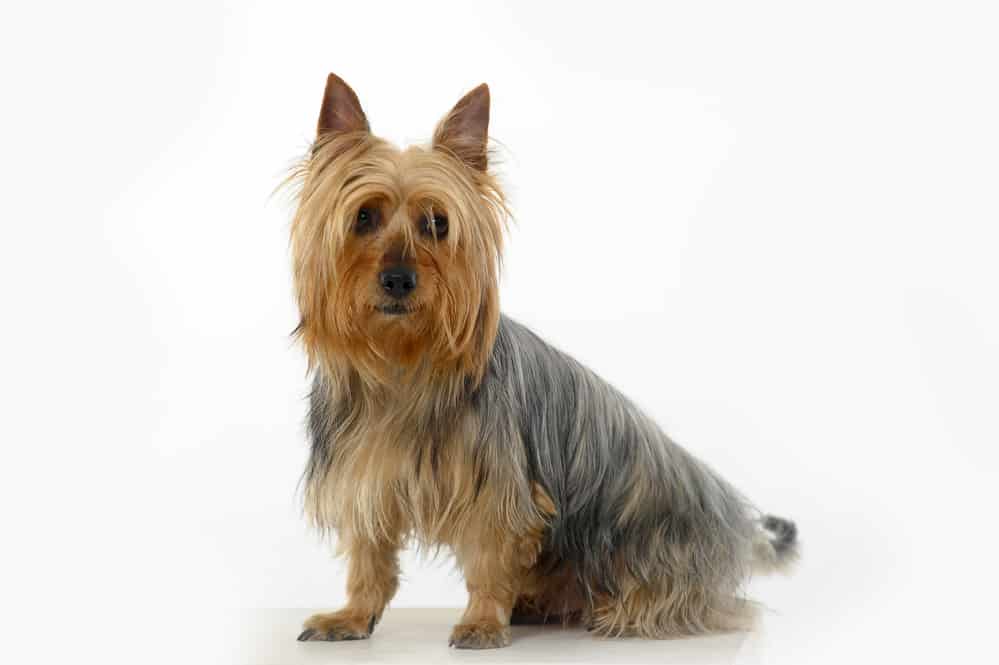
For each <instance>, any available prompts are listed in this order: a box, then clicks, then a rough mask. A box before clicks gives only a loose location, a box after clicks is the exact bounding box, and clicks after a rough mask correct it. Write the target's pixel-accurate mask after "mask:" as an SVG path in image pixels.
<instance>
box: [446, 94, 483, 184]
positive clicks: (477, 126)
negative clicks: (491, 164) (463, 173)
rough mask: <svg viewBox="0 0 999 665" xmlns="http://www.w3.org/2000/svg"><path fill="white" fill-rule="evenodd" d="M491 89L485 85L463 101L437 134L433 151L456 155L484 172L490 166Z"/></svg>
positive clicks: (447, 116) (455, 107)
mask: <svg viewBox="0 0 999 665" xmlns="http://www.w3.org/2000/svg"><path fill="white" fill-rule="evenodd" d="M488 133H489V86H487V85H486V84H485V83H483V84H482V85H480V86H479V87H477V88H475V89H474V90H472V91H471V92H470V93H468V94H467V95H465V96H464V97H462V98H461V101H459V102H458V103H457V104H455V106H454V108H453V109H451V112H450V113H448V114H447V115H446V116H444V119H443V120H441V122H440V124H439V125H437V131H435V132H434V148H440V149H443V150H446V151H448V152H450V153H452V154H454V155H455V156H456V157H457V158H458V159H460V160H461V161H463V162H464V163H465V164H467V165H468V166H470V167H472V168H473V169H477V170H479V171H485V170H486V167H487V166H488V163H487V158H486V144H487V143H488V141H489V136H488Z"/></svg>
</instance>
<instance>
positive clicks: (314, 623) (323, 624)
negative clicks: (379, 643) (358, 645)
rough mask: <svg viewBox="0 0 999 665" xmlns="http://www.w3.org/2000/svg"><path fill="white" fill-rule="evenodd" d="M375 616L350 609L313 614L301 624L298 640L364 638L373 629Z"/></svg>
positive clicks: (332, 640)
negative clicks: (301, 629)
mask: <svg viewBox="0 0 999 665" xmlns="http://www.w3.org/2000/svg"><path fill="white" fill-rule="evenodd" d="M376 621H377V618H376V617H374V616H371V615H369V614H360V613H357V612H352V611H350V610H340V611H339V612H330V613H329V614H314V615H312V616H311V617H309V618H308V620H307V621H306V622H305V624H304V625H303V626H302V628H304V630H303V631H302V633H301V635H299V636H298V641H299V642H340V641H343V640H366V639H368V638H369V637H371V632H372V631H373V630H374V629H375V623H376Z"/></svg>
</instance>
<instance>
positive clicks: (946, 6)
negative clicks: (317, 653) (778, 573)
mask: <svg viewBox="0 0 999 665" xmlns="http://www.w3.org/2000/svg"><path fill="white" fill-rule="evenodd" d="M4 14H5V17H4V20H3V21H0V26H2V27H0V33H2V35H0V36H2V38H0V55H2V58H0V61H2V63H3V64H2V65H0V67H2V68H3V81H4V90H5V92H4V99H5V101H4V104H3V111H2V113H3V122H2V123H0V138H2V145H3V151H2V157H0V164H2V169H3V173H2V176H3V177H2V182H3V183H4V186H3V190H4V193H3V211H2V219H3V221H2V229H3V241H2V242H0V271H2V279H0V289H2V303H3V305H2V306H3V310H4V311H5V316H4V324H3V332H2V339H3V344H2V346H0V363H2V364H0V366H2V368H3V370H2V379H0V381H2V383H0V386H2V390H3V401H2V403H3V405H4V416H3V418H2V425H0V427H2V428H3V433H2V441H3V446H2V449H3V460H2V464H0V474H2V476H0V479H2V482H0V498H2V505H3V517H4V527H5V532H6V534H7V537H6V538H5V539H6V540H7V542H8V545H6V546H5V547H4V553H3V555H2V556H3V557H4V559H5V563H4V565H3V567H2V571H3V572H2V573H0V575H2V576H3V578H4V579H3V585H2V586H3V589H4V596H5V598H6V601H5V609H3V610H0V611H2V612H4V613H7V614H8V615H9V616H8V617H7V619H8V621H7V622H6V626H7V634H8V636H9V637H8V639H9V640H12V641H13V643H14V644H18V643H20V644H21V645H23V651H22V652H21V655H22V661H21V662H23V659H24V656H26V655H27V656H34V657H36V658H40V659H42V660H47V659H49V658H50V657H51V656H52V653H53V650H55V651H57V652H60V653H62V652H64V653H66V654H70V655H72V656H74V657H76V658H77V659H84V657H86V656H88V655H90V654H95V653H97V654H102V659H103V660H104V662H107V661H108V660H109V659H110V660H113V659H114V658H115V657H116V656H121V657H122V658H126V657H127V656H128V653H129V651H128V649H129V648H130V646H131V645H135V644H142V645H146V646H148V647H151V649H150V650H151V651H152V652H154V653H153V655H157V654H158V655H164V654H167V653H170V652H171V650H172V649H177V648H178V647H179V645H183V646H184V647H185V648H186V647H188V646H190V645H192V644H195V645H198V644H200V645H202V646H203V648H204V649H205V650H206V651H204V652H203V653H208V651H207V650H211V649H218V650H220V652H222V653H224V652H225V644H226V641H227V639H229V638H228V637H226V635H225V633H224V632H222V626H223V625H225V624H224V622H225V621H226V620H227V617H230V618H231V615H230V614H227V612H228V611H229V610H228V609H227V608H253V607H305V606H310V607H311V606H330V607H332V606H336V605H337V604H338V603H340V602H341V601H342V599H343V572H344V570H343V567H342V565H341V564H339V563H331V562H330V561H329V555H328V550H327V547H326V546H325V545H324V544H322V543H320V542H319V541H318V539H317V538H316V536H315V535H314V534H311V533H310V532H309V531H308V530H307V529H306V527H305V524H304V521H303V520H302V519H301V516H300V513H299V510H300V509H299V503H298V500H297V497H296V483H297V481H298V478H299V474H300V471H301V469H302V465H303V462H304V460H305V456H306V444H305V439H304V432H303V417H304V412H305V402H304V396H305V393H306V388H307V380H306V376H305V370H306V368H305V364H304V361H303V358H302V355H301V353H300V352H299V350H298V349H296V348H294V347H293V345H292V343H291V340H290V338H289V336H288V333H289V332H290V331H291V329H292V328H293V327H294V325H295V323H296V318H295V317H296V315H295V311H294V306H293V302H292V297H291V285H290V280H289V267H288V264H289V260H288V241H287V231H288V219H289V216H290V211H291V206H290V203H289V202H288V201H287V198H286V197H283V196H282V195H280V194H279V195H277V196H275V197H270V193H271V191H272V190H273V189H274V188H275V187H276V186H277V185H278V183H279V182H280V181H281V179H282V177H283V175H284V173H285V171H286V168H287V167H288V166H289V165H290V164H291V162H292V160H293V159H294V158H295V157H296V156H297V155H299V154H301V152H302V151H303V150H304V148H305V146H306V145H307V144H308V141H309V140H310V138H311V131H312V128H313V126H314V122H315V118H316V114H317V112H318V108H319V103H320V99H321V93H322V87H323V83H324V80H325V76H326V73H327V72H329V71H335V72H337V73H338V74H340V75H341V76H343V77H344V78H345V79H346V80H347V81H348V82H349V83H350V84H351V85H352V86H353V87H354V88H355V90H356V91H357V93H358V94H359V96H360V99H361V101H362V104H363V105H364V107H365V109H366V110H367V112H368V115H369V118H370V120H371V124H372V126H373V128H374V129H375V131H376V132H377V133H380V134H382V135H383V136H386V137H387V138H390V139H392V140H395V141H398V142H401V143H408V142H411V141H422V140H425V139H426V138H427V137H428V136H429V135H430V133H431V131H432V128H433V126H434V123H435V122H436V121H437V119H438V118H439V117H440V116H441V115H442V114H443V113H444V112H445V111H447V110H448V109H449V108H450V107H451V105H452V104H453V103H454V102H455V101H457V99H458V98H459V97H460V96H461V95H462V94H463V93H464V92H465V91H467V90H468V89H469V88H471V87H472V86H474V85H476V84H478V83H480V82H482V81H487V82H488V83H489V84H490V86H491V89H492V93H493V122H492V127H491V130H492V131H491V133H492V134H493V136H495V137H496V138H497V139H498V140H499V141H501V142H502V148H503V157H504V159H503V163H502V164H501V166H500V168H501V172H502V173H503V175H504V179H505V180H506V181H507V182H508V183H509V187H508V191H509V195H510V200H511V202H512V205H513V208H514V210H515V212H516V216H517V223H516V226H515V227H514V229H513V231H512V233H511V235H510V240H509V251H508V252H507V255H506V262H505V269H504V277H503V285H502V302H503V305H504V308H505V310H506V312H508V313H509V314H511V315H513V316H515V317H518V318H520V319H521V320H523V321H525V322H526V323H528V324H530V325H531V326H533V327H534V328H535V329H536V330H537V331H538V332H540V333H541V334H542V335H543V336H544V337H546V338H547V339H548V340H550V341H551V342H553V343H555V344H557V345H558V346H560V347H562V348H563V349H565V350H567V351H569V352H571V353H573V354H575V355H576V356H577V357H578V358H580V359H581V360H583V361H584V362H586V363H588V364H589V365H590V366H591V367H593V368H594V369H596V370H597V371H598V372H600V373H601V374H602V375H603V376H604V377H605V378H607V379H609V380H610V381H611V382H613V383H614V384H615V385H617V386H618V387H620V388H621V389H623V390H624V391H625V392H626V393H628V394H629V395H631V396H633V397H634V398H635V399H636V400H637V401H638V402H639V403H640V404H642V405H643V406H644V407H645V408H647V409H648V410H649V411H650V412H651V413H652V414H653V415H654V416H655V417H656V418H657V420H658V421H659V422H660V423H662V425H663V426H664V427H666V428H667V430H668V431H669V432H671V433H672V434H673V435H674V437H675V438H676V439H677V440H679V441H680V442H682V443H683V444H685V445H686V446H688V447H689V448H690V449H691V450H693V451H695V452H696V453H697V454H698V455H700V456H701V457H702V458H703V459H705V460H706V461H708V462H709V463H711V464H712V465H714V466H715V467H716V468H717V469H719V470H720V471H721V472H722V473H723V474H724V475H725V476H727V477H728V478H729V479H731V480H732V481H733V482H734V483H735V484H736V485H737V486H739V487H740V488H741V489H743V490H744V491H745V492H746V493H747V494H748V495H749V496H750V497H751V498H752V499H754V500H755V501H756V502H757V503H758V504H759V505H760V506H761V507H763V508H764V509H766V510H769V511H773V512H776V513H778V514H782V515H788V516H790V517H792V518H795V519H796V520H797V521H798V523H799V525H800V529H801V536H802V539H803V542H804V551H805V556H804V559H803V561H802V564H801V566H800V568H799V570H798V573H797V575H796V576H795V577H793V578H791V579H776V580H766V581H760V582H758V583H756V582H754V584H753V585H752V588H751V590H752V592H753V595H754V596H755V597H757V598H759V599H760V600H761V601H763V602H764V603H766V605H767V606H768V607H770V608H772V609H773V610H774V611H775V612H776V614H775V615H773V621H774V622H777V623H775V624H774V625H778V624H779V625H783V626H784V627H785V628H784V630H783V632H781V633H779V635H776V634H775V635H776V636H775V637H774V639H773V640H772V644H770V646H769V649H770V651H769V653H770V656H769V657H768V658H769V660H771V661H775V662H777V661H779V662H795V663H804V662H844V661H848V660H850V661H853V662H857V660H856V659H857V658H862V659H863V660H862V662H863V661H866V660H867V659H870V660H872V661H873V660H876V659H877V660H880V661H881V662H886V661H888V660H894V659H896V658H898V659H901V660H921V659H924V658H926V659H930V658H938V659H939V658H945V657H946V658H950V657H955V658H957V657H964V658H965V659H966V660H967V659H980V656H982V654H984V653H986V652H985V651H984V650H983V648H984V645H985V644H986V643H987V640H988V636H989V632H990V631H991V630H992V629H993V624H994V610H993V609H992V602H993V599H994V598H995V592H996V584H995V579H996V575H995V568H994V563H993V561H994V558H995V544H996V536H995V531H994V527H993V524H994V513H993V508H994V506H995V505H996V496H995V494H996V493H995V490H994V485H995V483H996V482H997V480H999V475H997V470H996V462H997V453H996V447H997V443H999V424H997V420H996V404H997V396H999V395H997V386H996V377H997V375H999V347H997V339H999V306H997V299H996V285H997V284H999V267H997V263H996V251H997V245H999V243H997V241H999V231H997V222H999V201H997V195H996V191H997V190H996V184H997V181H999V161H997V154H999V131H997V123H996V118H997V117H999V95H997V87H996V63H997V62H999V47H997V40H996V38H995V37H996V28H997V18H999V17H997V14H996V10H995V5H994V4H991V3H984V2H983V3H968V2H947V3H944V2H937V3H923V2H896V3H892V2H836V3H821V4H820V3H802V2H786V3H728V4H719V3H708V2H698V3H693V2H690V3H651V2H650V3H631V2H614V3H598V4H588V3H558V4H556V3H544V4H542V3H527V2H518V3H499V2H490V3H460V2H453V3H437V2H412V3H401V2H400V3H388V4H386V3H379V2H364V3H331V2H324V3H315V4H308V5H306V4H297V3H288V2H280V3H278V2H274V3H262V4H256V3H231V4H228V5H227V4H221V3H220V4H215V3H207V2H199V3H169V4H167V3H163V4H162V5H158V6H157V5H151V4H150V5H149V6H142V3H55V4H48V5H44V6H42V5H32V6H31V8H30V9H27V8H18V9H13V8H8V9H6V10H5V11H4ZM567 271H584V272H585V274H586V276H587V279H586V281H585V288H566V282H567V281H568V280H567V278H566V277H565V273H566V272H567ZM405 571H406V581H405V583H404V584H403V586H402V588H401V589H400V591H399V594H398V596H397V598H396V601H395V604H396V605H397V606H428V605H433V606H456V605H461V604H462V603H463V602H464V597H465V596H464V590H463V585H462V583H461V580H460V578H459V577H458V576H457V575H455V574H454V573H452V572H451V570H450V567H449V565H448V562H447V561H446V560H445V561H443V562H442V563H441V564H429V563H422V562H420V561H418V560H416V559H415V558H412V557H407V559H406V563H405ZM219 622H223V623H219ZM446 632H447V627H446V626H442V627H441V639H442V640H443V639H445V636H446ZM199 653H200V652H199ZM144 657H145V658H146V659H147V660H148V658H151V657H153V656H150V655H146V656H144ZM196 660H197V658H195V657H189V658H186V659H185V662H195V661H196ZM208 660H211V659H206V662H207V661H208ZM212 662H220V661H219V660H217V659H215V660H213V661H212Z"/></svg>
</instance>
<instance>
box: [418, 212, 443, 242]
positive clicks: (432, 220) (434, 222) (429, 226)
mask: <svg viewBox="0 0 999 665" xmlns="http://www.w3.org/2000/svg"><path fill="white" fill-rule="evenodd" d="M422 231H423V235H427V236H433V237H435V238H438V239H440V238H443V237H444V236H446V235H447V217H446V216H445V215H442V214H440V213H438V214H436V215H434V216H433V217H427V218H426V219H424V220H423V229H422Z"/></svg>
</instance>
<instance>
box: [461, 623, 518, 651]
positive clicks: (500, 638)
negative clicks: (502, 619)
mask: <svg viewBox="0 0 999 665" xmlns="http://www.w3.org/2000/svg"><path fill="white" fill-rule="evenodd" d="M448 645H449V646H453V647H455V648H456V649H498V648H500V647H508V646H510V627H509V626H501V625H500V624H498V623H489V622H481V623H460V624H458V625H457V626H455V627H454V630H452V631H451V640H450V641H449V642H448Z"/></svg>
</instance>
